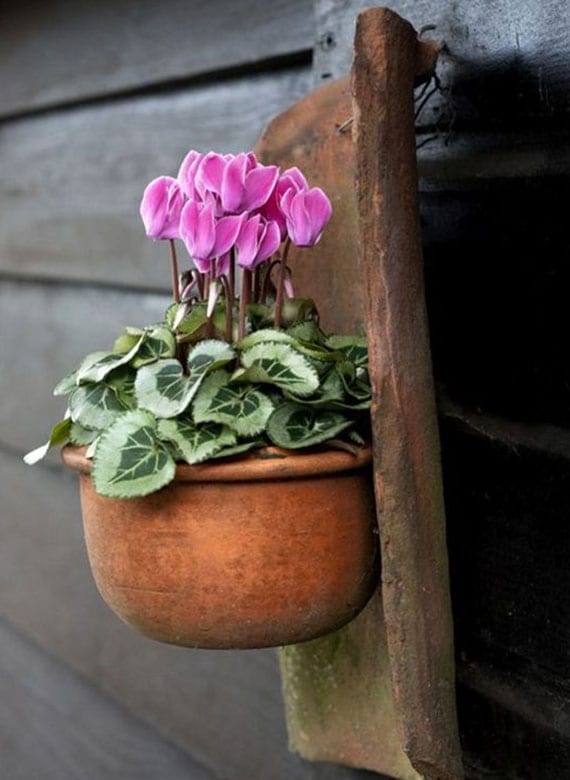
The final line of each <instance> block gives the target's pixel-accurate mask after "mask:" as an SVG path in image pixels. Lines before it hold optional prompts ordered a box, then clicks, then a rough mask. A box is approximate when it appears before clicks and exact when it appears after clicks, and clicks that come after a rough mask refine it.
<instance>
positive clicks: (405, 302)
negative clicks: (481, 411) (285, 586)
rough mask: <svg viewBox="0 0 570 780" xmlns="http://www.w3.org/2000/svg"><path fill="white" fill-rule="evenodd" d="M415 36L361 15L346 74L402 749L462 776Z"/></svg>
mask: <svg viewBox="0 0 570 780" xmlns="http://www.w3.org/2000/svg"><path fill="white" fill-rule="evenodd" d="M416 49H417V39H416V33H415V31H414V29H413V27H411V25H410V24H408V23H407V22H405V21H404V20H403V19H402V18H401V17H399V16H397V15H396V14H394V13H392V12H391V11H388V10H387V9H371V10H368V11H364V12H363V13H361V14H360V15H359V17H358V20H357V25H356V35H355V40H354V52H355V56H354V63H353V69H352V94H353V104H354V139H355V145H356V161H357V178H356V183H357V195H358V218H359V237H360V257H361V273H362V277H363V285H364V290H365V303H366V323H367V334H368V344H369V356H370V378H371V382H372V387H373V398H372V409H371V419H372V437H373V445H374V481H375V492H376V501H377V507H378V525H379V529H380V542H381V549H382V596H383V604H384V616H385V621H386V633H387V638H388V649H389V658H390V667H391V673H392V685H393V690H394V699H395V708H396V713H397V715H398V717H399V719H400V723H401V727H402V736H403V748H404V750H405V752H406V754H407V755H408V757H409V759H410V761H411V763H412V765H413V766H414V769H416V770H417V771H418V772H419V773H420V774H421V775H423V776H425V777H426V778H427V779H428V780H432V779H433V780H456V779H457V778H460V777H462V776H463V772H462V767H461V754H460V746H459V739H458V733H457V718H456V710H455V669H454V656H453V625H452V618H451V603H450V595H449V579H448V564H447V549H446V540H445V510H444V503H443V490H442V478H441V464H440V450H439V438H438V429H437V417H436V408H435V398H434V388H433V377H432V369H431V360H430V347H429V334H428V328H427V313H426V307H425V298H424V283H423V262H422V255H421V240H420V230H419V228H420V226H419V218H418V193H417V169H416V155H415V140H414V122H413V110H414V107H413V84H414V78H415V72H416Z"/></svg>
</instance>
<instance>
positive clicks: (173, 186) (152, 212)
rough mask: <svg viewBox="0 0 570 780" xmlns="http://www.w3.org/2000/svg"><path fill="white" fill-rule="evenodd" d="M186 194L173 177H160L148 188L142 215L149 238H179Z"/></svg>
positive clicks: (144, 195)
mask: <svg viewBox="0 0 570 780" xmlns="http://www.w3.org/2000/svg"><path fill="white" fill-rule="evenodd" d="M183 205H184V193H183V192H182V190H181V189H180V187H179V185H178V182H177V181H176V179H173V178H172V176H159V177H158V179H153V180H152V181H151V182H150V184H148V185H147V186H146V189H145V191H144V193H143V197H142V200H141V205H140V215H141V218H142V221H143V222H144V226H145V230H146V234H147V236H149V238H162V239H168V238H178V237H179V235H180V234H179V223H180V214H181V212H182V207H183Z"/></svg>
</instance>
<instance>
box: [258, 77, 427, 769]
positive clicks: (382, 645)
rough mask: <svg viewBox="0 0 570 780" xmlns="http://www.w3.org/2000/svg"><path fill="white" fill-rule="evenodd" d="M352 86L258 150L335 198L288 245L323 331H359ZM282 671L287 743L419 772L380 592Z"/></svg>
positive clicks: (292, 652) (299, 108)
mask: <svg viewBox="0 0 570 780" xmlns="http://www.w3.org/2000/svg"><path fill="white" fill-rule="evenodd" d="M349 88H350V84H349V82H348V79H340V80H338V81H335V82H334V83H332V84H328V85H326V86H325V87H323V88H321V89H319V90H315V91H313V92H311V93H310V94H309V95H307V96H306V97H305V98H303V99H302V100H300V101H298V102H297V103H295V104H294V105H293V106H291V107H290V108H289V109H288V110H287V111H285V112H284V113H283V114H281V115H279V116H277V117H275V119H274V120H273V121H272V122H271V123H270V124H269V126H268V127H267V128H266V130H265V131H264V132H263V135H262V136H261V138H260V141H259V143H258V145H257V147H256V148H257V150H258V152H259V153H260V155H261V158H262V159H263V160H264V161H265V162H273V163H278V164H280V165H282V166H283V167H284V168H287V167H289V166H292V165H298V166H299V167H300V168H301V169H302V170H303V171H304V172H305V174H306V175H307V177H308V179H309V181H310V182H311V184H314V185H319V186H321V187H322V188H323V189H324V190H325V191H326V192H327V193H328V195H329V196H330V198H331V199H332V204H333V217H332V219H331V222H330V223H329V225H328V227H327V230H326V231H325V233H324V235H323V238H322V240H321V241H320V242H319V243H318V244H317V245H316V246H315V247H313V248H312V249H311V250H310V253H309V252H308V251H307V250H302V249H296V248H293V250H292V252H291V253H290V263H291V267H292V270H293V281H294V284H295V289H296V291H297V293H298V294H301V295H305V296H314V297H316V298H317V300H318V306H319V313H320V316H321V324H322V326H323V327H324V328H325V330H329V331H334V332H344V333H355V332H356V333H364V332H365V322H364V290H363V285H361V284H359V283H358V273H357V266H358V260H359V258H358V253H357V251H356V247H357V244H358V221H357V210H356V195H355V190H354V179H355V175H356V159H355V150H354V144H353V142H352V136H351V133H350V131H349V132H342V131H339V128H342V126H343V125H344V123H345V122H346V120H347V118H349V117H350V116H351V114H352V103H351V98H350V90H349ZM347 258H349V259H350V262H346V259H347ZM281 671H282V674H283V687H284V694H285V707H286V711H287V726H288V732H289V743H290V745H291V748H292V749H293V750H295V751H297V752H299V753H300V754H301V755H302V756H304V757H305V758H308V759H310V760H313V761H319V760H320V761H322V760H336V761H339V762H341V763H343V764H347V765H350V766H366V767H367V768H370V769H375V770H377V771H382V772H385V773H387V774H389V775H391V776H394V777H398V778H402V780H418V775H417V773H416V772H415V770H414V769H413V768H412V767H411V765H410V762H409V760H408V758H407V756H406V755H405V753H404V751H403V750H402V747H401V744H400V727H399V723H398V719H397V717H396V715H395V712H394V703H393V693H392V684H391V677H390V664H389V657H388V647H387V642H386V630H385V626H384V620H383V615H382V605H381V596H380V594H379V593H378V594H377V595H376V596H374V597H373V599H372V601H371V602H370V603H369V604H368V606H367V607H366V608H365V610H364V612H363V613H362V614H361V615H360V616H359V617H358V618H357V619H356V620H354V621H353V622H352V623H350V624H349V625H348V626H346V627H345V628H344V629H342V630H341V631H337V632H335V633H334V634H332V635H331V636H329V637H324V638H322V639H319V640H316V641H314V642H308V643H303V644H300V645H295V646H291V647H288V648H286V649H285V650H284V651H283V652H282V654H281Z"/></svg>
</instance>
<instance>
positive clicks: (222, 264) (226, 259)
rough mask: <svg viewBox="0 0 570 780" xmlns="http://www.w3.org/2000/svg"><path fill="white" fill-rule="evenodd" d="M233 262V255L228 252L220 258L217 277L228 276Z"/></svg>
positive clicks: (217, 264)
mask: <svg viewBox="0 0 570 780" xmlns="http://www.w3.org/2000/svg"><path fill="white" fill-rule="evenodd" d="M231 261H232V253H231V252H226V254H225V255H222V256H221V257H218V260H217V262H216V276H227V275H228V273H229V270H230V263H231Z"/></svg>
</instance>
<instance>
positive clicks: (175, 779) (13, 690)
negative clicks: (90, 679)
mask: <svg viewBox="0 0 570 780" xmlns="http://www.w3.org/2000/svg"><path fill="white" fill-rule="evenodd" d="M0 644H1V645H2V653H0V754H1V758H0V776H1V777H2V778H5V780H30V778H32V777H41V778H42V780H76V778H78V777H81V778H82V780H101V778H103V777H104V778H105V780H126V778H137V780H156V778H158V777H164V778H168V780H215V777H216V775H214V774H212V773H211V772H209V771H207V770H206V769H205V768H204V767H202V766H200V764H198V762H197V761H195V760H194V759H193V758H192V757H191V756H189V755H188V754H186V753H184V752H183V751H181V750H180V749H178V748H176V747H174V745H172V744H170V743H169V742H166V741H165V740H164V739H162V738H161V737H160V736H159V735H158V734H157V733H156V732H155V731H153V730H152V729H150V728H149V727H148V726H145V725H143V724H142V723H141V722H140V721H138V720H135V719H134V718H132V717H130V716H129V715H128V714H127V713H126V712H125V711H124V710H123V709H122V708H121V707H119V706H117V705H116V704H115V703H114V702H112V701H111V700H110V699H108V698H106V697H105V696H102V695H101V693H99V692H98V691H96V690H95V689H94V688H93V687H92V686H90V685H88V684H87V683H86V682H85V681H84V680H82V679H81V678H80V677H79V676H78V675H76V674H74V673H73V672H72V671H70V670H69V669H67V668H66V667H64V666H63V665H62V664H60V663H58V662H57V661H55V660H54V659H52V658H51V657H49V656H48V655H47V654H46V653H44V652H42V651H41V650H40V649H39V648H38V647H37V646H35V645H34V644H33V643H32V642H30V641H29V640H27V639H25V638H24V637H23V636H22V635H21V634H18V633H16V632H15V631H14V630H13V629H12V628H11V627H10V626H9V624H7V623H6V622H5V621H0Z"/></svg>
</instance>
